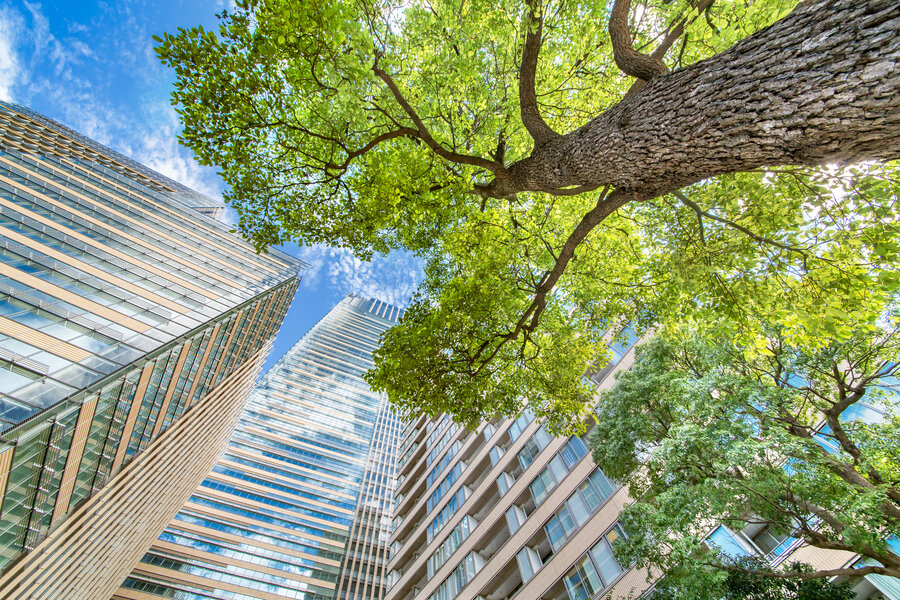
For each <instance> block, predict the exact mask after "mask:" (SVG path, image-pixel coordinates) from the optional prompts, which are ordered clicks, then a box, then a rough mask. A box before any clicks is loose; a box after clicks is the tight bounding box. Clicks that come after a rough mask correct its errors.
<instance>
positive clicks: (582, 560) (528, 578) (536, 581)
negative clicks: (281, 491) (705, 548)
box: [385, 335, 900, 600]
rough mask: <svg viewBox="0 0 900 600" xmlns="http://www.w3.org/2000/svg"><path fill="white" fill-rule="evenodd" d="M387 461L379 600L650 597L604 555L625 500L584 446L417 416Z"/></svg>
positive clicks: (764, 549) (829, 563) (827, 556)
mask: <svg viewBox="0 0 900 600" xmlns="http://www.w3.org/2000/svg"><path fill="white" fill-rule="evenodd" d="M624 337H625V338H626V339H625V340H624V341H623V342H621V343H618V344H616V345H614V346H612V347H611V350H612V354H613V359H612V362H611V363H610V364H609V365H606V366H604V367H603V368H602V369H600V370H598V371H597V372H596V373H593V375H591V377H590V378H591V379H592V380H593V381H594V382H595V383H597V385H598V388H599V389H601V390H602V389H607V388H609V387H611V386H612V384H613V383H614V375H615V373H616V372H618V371H620V370H623V369H628V368H630V367H631V365H632V364H633V363H634V343H635V339H634V337H633V336H630V335H626V336H624ZM897 391H898V392H900V388H898V390H897ZM859 410H863V411H877V409H876V408H875V407H868V406H864V405H860V408H859ZM862 417H863V418H877V415H876V414H875V413H874V412H872V414H866V415H862ZM399 456H400V458H399V463H398V467H397V496H396V509H395V512H394V520H393V526H394V530H393V533H392V536H391V551H392V553H391V560H390V562H389V564H388V569H389V571H390V589H389V592H388V594H387V595H386V597H385V599H386V600H535V599H542V600H594V599H599V598H613V599H618V598H639V597H647V596H649V595H650V593H651V591H652V585H653V581H654V580H655V575H654V576H652V577H648V575H649V574H648V573H647V572H646V571H645V570H642V569H636V568H631V567H630V566H629V565H623V564H620V563H619V562H618V561H617V560H616V558H615V556H614V554H613V552H612V544H613V543H614V542H615V540H616V539H618V538H619V537H621V536H624V535H626V532H625V531H623V529H622V528H621V526H620V525H619V524H618V522H617V518H618V515H619V513H620V512H621V511H622V509H623V508H624V507H625V506H626V505H627V504H628V503H629V502H630V499H629V498H628V496H627V493H626V490H624V489H623V488H621V487H620V486H619V485H617V484H616V482H614V481H611V480H609V479H608V478H607V477H605V476H604V474H603V472H602V471H601V470H600V469H598V468H597V467H596V466H595V465H594V464H593V461H592V459H591V457H590V455H589V453H588V450H587V447H586V443H585V441H583V440H581V439H579V438H577V437H569V438H561V437H556V438H554V437H551V436H550V435H549V434H548V433H547V431H546V430H545V429H544V428H543V427H542V425H541V423H539V422H537V421H536V420H534V419H533V418H532V416H531V415H529V414H527V413H526V414H524V415H522V416H521V417H519V418H518V419H515V420H512V419H507V420H504V421H492V422H489V423H484V424H483V425H481V426H480V427H479V428H478V429H477V430H476V431H467V430H465V429H462V428H460V427H458V426H457V425H456V424H455V423H453V422H452V421H451V420H450V419H449V418H447V417H446V416H443V417H440V418H436V419H426V418H425V417H424V416H423V417H420V418H418V419H415V420H414V421H411V422H407V423H405V425H404V428H403V430H402V433H401V441H400V450H399ZM708 539H709V543H710V544H715V545H717V546H719V547H720V548H722V549H723V550H725V551H726V552H728V553H729V554H732V555H743V554H754V555H758V556H761V557H765V558H766V559H767V560H769V562H770V563H771V564H772V565H773V566H777V565H779V564H781V563H782V562H783V561H785V560H788V559H789V560H791V561H800V562H805V563H809V564H813V565H816V566H820V567H822V568H831V567H842V566H845V565H852V564H854V563H855V562H857V560H858V558H859V557H858V556H853V555H850V554H847V553H838V552H826V551H821V550H818V549H815V548H811V547H808V546H804V545H803V544H802V543H801V542H800V541H798V540H794V539H793V538H790V537H788V536H785V535H783V534H775V533H773V532H771V531H768V530H767V529H765V528H763V527H761V526H760V525H751V526H748V527H747V528H745V529H744V530H743V531H731V530H729V529H728V528H726V527H725V526H720V527H718V528H715V529H713V531H711V532H710V536H709V538H708ZM898 551H900V548H898ZM855 591H856V592H857V594H858V596H857V598H858V600H863V599H866V600H900V581H898V580H896V579H894V578H890V577H883V576H867V577H865V578H864V579H861V580H860V581H858V582H857V583H856V585H855Z"/></svg>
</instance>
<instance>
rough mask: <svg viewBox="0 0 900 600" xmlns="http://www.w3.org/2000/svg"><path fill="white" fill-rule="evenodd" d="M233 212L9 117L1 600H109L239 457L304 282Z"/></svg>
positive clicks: (2, 276) (1, 329)
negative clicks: (232, 451)
mask: <svg viewBox="0 0 900 600" xmlns="http://www.w3.org/2000/svg"><path fill="white" fill-rule="evenodd" d="M218 209H219V207H217V206H216V203H215V202H214V201H213V200H210V199H209V198H206V197H204V196H202V195H201V194H198V193H197V192H195V191H193V190H190V189H189V188H186V187H184V186H182V185H180V184H178V183H176V182H174V181H171V180H169V179H168V178H166V177H164V176H162V175H160V174H158V173H154V172H153V171H150V170H149V169H147V168H146V167H143V166H142V165H139V164H137V163H135V162H134V161H131V160H129V159H127V158H125V157H123V156H121V155H119V154H117V153H115V152H113V151H111V150H109V149H107V148H104V147H103V146H100V145H99V144H97V143H95V142H93V141H92V140H89V139H87V138H85V137H83V136H81V135H79V134H78V133H76V132H74V131H72V130H70V129H67V128H66V127H64V126H62V125H60V124H58V123H55V122H53V121H51V120H49V119H47V118H45V117H43V116H41V115H39V114H37V113H34V112H33V111H30V110H28V109H26V108H24V107H20V106H16V105H12V104H8V103H0V598H4V599H5V598H57V597H58V598H66V599H73V598H91V599H94V598H101V597H104V596H103V594H105V597H109V595H110V594H111V593H112V592H113V591H114V590H115V587H116V586H117V585H118V583H120V582H121V580H122V579H123V578H124V576H125V575H126V574H127V572H128V570H130V568H131V566H132V565H133V564H134V562H136V561H137V560H138V559H139V558H140V556H141V555H142V554H143V552H144V551H145V550H146V548H147V547H148V546H149V543H150V542H151V541H152V539H154V538H155V537H156V535H158V533H159V531H160V530H161V529H162V527H163V526H164V525H165V523H166V522H167V521H168V520H169V519H170V518H171V516H172V515H173V514H174V513H175V512H176V511H177V509H178V507H179V506H180V505H181V504H182V503H183V502H184V500H185V499H186V498H187V496H188V495H189V494H190V491H192V490H193V489H194V488H195V487H196V485H197V483H198V482H199V481H200V480H201V479H202V477H203V476H204V475H205V473H206V471H207V470H208V469H209V467H210V466H211V465H212V464H213V462H214V461H215V459H216V457H217V456H218V453H219V451H220V450H221V449H223V448H224V444H225V442H226V441H227V439H228V436H229V435H230V433H231V430H232V428H233V427H234V425H235V423H236V420H237V417H238V415H239V413H240V410H241V408H242V407H243V405H244V402H245V401H246V398H247V395H248V393H249V390H250V388H251V387H252V382H253V381H254V380H255V378H256V376H257V374H258V372H259V369H260V367H261V365H262V363H263V361H264V360H265V357H266V354H267V352H268V349H269V346H270V343H271V340H272V338H273V337H274V335H275V333H276V332H277V329H278V327H279V325H280V323H281V321H282V320H283V318H284V315H285V312H286V310H287V308H288V306H289V304H290V302H291V299H292V298H293V295H294V292H295V290H296V287H297V281H298V280H297V274H298V271H299V270H300V268H301V266H302V265H301V264H300V263H299V262H298V261H296V260H295V259H292V258H291V257H289V256H287V255H284V254H280V253H277V252H273V253H271V254H268V255H262V256H260V255H257V254H256V253H255V252H254V250H253V248H252V247H251V246H250V245H249V244H247V243H245V242H244V241H242V240H241V239H239V238H238V237H237V236H234V235H232V234H230V233H228V226H227V225H225V224H223V223H221V222H220V221H218V220H217V219H215V218H212V217H210V216H208V215H210V214H212V215H215V213H216V211H217V210H218ZM176 440H181V441H180V442H178V443H175V441H176ZM160 519H161V520H160ZM76 532H77V533H76ZM101 532H102V535H101ZM129 561H130V563H129ZM122 568H124V569H125V570H124V572H121V569H122ZM117 569H118V570H117ZM50 573H53V575H52V576H50V575H49V574H50Z"/></svg>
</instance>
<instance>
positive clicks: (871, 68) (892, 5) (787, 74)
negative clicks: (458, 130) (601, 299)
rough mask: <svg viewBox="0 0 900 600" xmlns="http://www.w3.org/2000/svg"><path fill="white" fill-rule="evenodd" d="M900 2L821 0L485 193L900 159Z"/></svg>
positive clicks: (557, 142) (668, 185)
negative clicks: (761, 167)
mask: <svg viewBox="0 0 900 600" xmlns="http://www.w3.org/2000/svg"><path fill="white" fill-rule="evenodd" d="M898 65H900V0H815V1H808V2H804V3H802V4H801V5H799V6H798V7H797V8H796V9H795V10H794V11H793V12H791V13H790V14H789V15H787V16H786V17H785V18H783V19H782V20H780V21H778V22H777V23H775V24H773V25H772V26H770V27H767V28H766V29H763V30H761V31H759V32H757V33H755V34H754V35H751V36H750V37H748V38H746V39H744V40H742V41H740V42H739V43H737V44H736V45H734V46H733V47H732V48H730V49H728V50H726V51H725V52H722V53H721V54H718V55H716V56H714V57H712V58H709V59H707V60H704V61H701V62H698V63H695V64H693V65H690V66H688V67H686V68H684V69H681V70H678V71H675V72H673V73H670V74H668V75H664V76H660V77H657V78H654V79H653V80H652V81H651V82H650V83H648V84H647V85H646V86H645V87H644V88H643V89H642V90H641V91H640V92H639V93H637V94H635V95H634V96H632V97H630V98H627V99H626V100H623V101H622V102H620V103H619V104H617V105H615V106H613V107H612V108H610V109H609V110H607V111H606V112H604V113H603V114H601V115H600V116H598V117H596V118H595V119H593V120H592V121H590V122H589V123H587V124H586V125H584V126H582V127H581V128H579V129H577V130H575V131H573V132H571V133H569V134H567V135H564V136H561V137H559V138H556V139H554V140H551V141H549V142H547V143H546V144H544V145H542V146H540V147H539V148H537V149H535V151H534V152H533V153H532V155H531V156H529V157H528V158H525V159H523V160H521V161H518V162H516V163H514V164H512V165H510V167H509V169H508V173H507V174H505V175H503V176H500V177H497V179H495V180H494V181H493V182H492V183H491V184H490V185H489V186H487V189H486V190H485V192H486V193H487V194H488V195H493V196H497V197H503V196H507V195H509V194H512V193H515V192H519V191H529V190H532V191H541V190H543V191H550V190H557V189H560V188H565V187H569V186H598V187H599V186H604V185H612V186H614V187H615V188H616V189H618V190H620V191H627V192H631V193H633V194H634V196H635V197H636V198H638V199H641V198H652V197H656V196H659V195H661V194H664V193H667V192H670V191H674V190H677V189H678V188H681V187H684V186H685V185H689V184H691V183H695V182H697V181H700V180H702V179H706V178H709V177H714V176H716V175H721V174H724V173H731V172H735V171H746V170H749V169H754V168H757V167H760V166H764V165H769V166H775V165H818V164H822V163H829V162H839V163H849V162H854V161H860V160H867V159H872V160H890V159H896V158H900V66H898Z"/></svg>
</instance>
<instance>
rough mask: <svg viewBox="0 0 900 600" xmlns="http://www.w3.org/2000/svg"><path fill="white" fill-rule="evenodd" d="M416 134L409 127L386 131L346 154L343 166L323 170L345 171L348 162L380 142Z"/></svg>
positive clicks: (337, 165) (332, 166)
mask: <svg viewBox="0 0 900 600" xmlns="http://www.w3.org/2000/svg"><path fill="white" fill-rule="evenodd" d="M416 134H417V132H416V130H415V129H413V128H411V127H401V128H400V129H395V130H394V131H387V132H385V133H382V134H381V135H379V136H377V137H375V138H374V139H372V140H371V141H370V142H369V143H367V144H366V145H365V146H363V147H362V148H360V149H359V150H353V151H352V152H347V158H346V160H344V162H343V164H340V165H339V164H336V163H328V164H327V165H326V166H325V168H326V169H346V168H347V167H348V166H350V162H351V161H352V160H353V159H354V158H359V157H360V156H362V155H363V154H365V153H366V152H368V151H369V150H371V149H372V148H374V147H375V146H377V145H378V144H380V143H381V142H385V141H387V140H392V139H394V138H398V137H402V136H404V135H407V136H415V135H416Z"/></svg>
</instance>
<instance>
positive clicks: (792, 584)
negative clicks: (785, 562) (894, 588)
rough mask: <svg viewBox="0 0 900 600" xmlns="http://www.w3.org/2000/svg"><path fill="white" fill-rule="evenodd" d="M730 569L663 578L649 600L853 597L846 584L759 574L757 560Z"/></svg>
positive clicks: (761, 567)
mask: <svg viewBox="0 0 900 600" xmlns="http://www.w3.org/2000/svg"><path fill="white" fill-rule="evenodd" d="M733 566H734V567H736V569H735V570H733V571H725V572H723V571H721V570H717V569H711V568H706V569H703V570H699V571H696V570H695V571H694V572H693V573H692V575H693V576H692V577H691V579H690V581H689V582H688V581H686V580H685V578H684V577H678V576H673V577H664V578H663V579H662V580H661V581H660V582H659V583H658V584H657V585H656V587H655V588H654V590H653V593H652V595H651V596H650V600H682V599H683V600H688V599H690V600H853V598H855V597H856V594H855V593H854V592H853V590H852V589H851V586H850V583H849V582H847V581H843V582H841V583H830V582H828V581H826V580H824V579H810V580H802V579H801V580H796V579H793V580H792V579H775V578H772V577H766V576H765V575H760V572H761V571H765V569H766V568H767V567H768V565H767V564H766V563H764V562H763V561H761V560H759V559H754V558H743V559H741V560H739V561H735V563H734V565H733ZM812 570H813V569H812V567H810V566H809V565H806V564H802V563H794V564H792V565H791V566H790V571H792V572H795V573H810V572H812Z"/></svg>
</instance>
